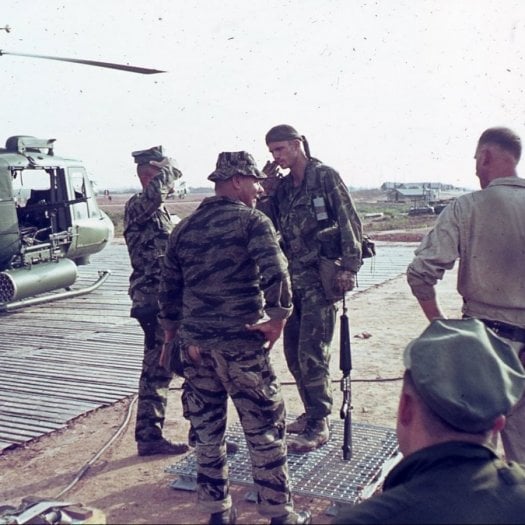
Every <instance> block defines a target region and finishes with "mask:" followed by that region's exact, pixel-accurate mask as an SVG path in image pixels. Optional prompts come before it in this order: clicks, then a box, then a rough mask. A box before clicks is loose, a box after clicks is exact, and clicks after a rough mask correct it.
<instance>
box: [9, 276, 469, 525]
mask: <svg viewBox="0 0 525 525" xmlns="http://www.w3.org/2000/svg"><path fill="white" fill-rule="evenodd" d="M438 292H439V294H440V297H441V302H442V304H443V306H444V308H445V311H446V312H447V313H448V315H449V316H451V317H454V316H455V317H457V316H459V309H460V301H459V297H458V296H457V294H456V292H455V273H454V272H452V273H449V274H448V275H447V276H446V278H445V280H444V281H443V282H442V283H440V285H439V287H438ZM348 313H349V318H350V324H351V334H352V339H351V341H352V364H353V370H352V373H351V379H352V404H353V410H352V420H353V421H355V422H362V423H367V424H373V425H381V426H386V427H389V428H394V427H395V415H396V408H397V397H398V393H399V388H400V380H399V379H400V377H401V374H402V372H403V366H402V351H403V349H404V347H405V346H406V344H407V343H408V342H409V341H410V340H411V339H412V338H413V337H415V336H417V335H418V334H419V333H420V332H421V331H422V330H423V329H424V328H425V326H426V320H425V319H424V317H423V314H422V313H421V311H420V310H419V307H418V305H417V303H416V301H415V299H414V298H413V297H412V296H411V294H410V291H409V289H408V286H407V284H406V281H405V277H404V276H400V277H397V278H395V279H393V280H391V281H389V282H387V283H384V284H382V285H379V286H376V287H373V288H371V289H368V290H366V291H363V292H361V293H358V294H355V295H353V296H352V297H351V299H350V301H349V312H348ZM338 334H339V332H338V331H337V335H336V340H334V343H333V357H332V363H331V366H332V378H333V380H334V385H333V392H334V400H335V403H334V417H337V416H338V412H339V407H340V406H341V393H340V389H339V384H338V383H339V379H340V378H341V372H340V371H339V356H338V349H339V341H338V338H339V336H338ZM272 356H273V362H274V365H275V368H276V370H277V371H278V373H279V374H280V378H281V381H282V382H283V387H282V388H283V393H284V397H285V400H286V404H287V410H288V413H290V414H299V413H300V412H301V405H300V403H299V399H298V395H297V391H296V388H295V386H294V385H293V383H292V378H291V376H290V374H289V373H288V371H287V368H286V364H285V362H284V357H283V353H282V346H281V345H280V344H278V345H276V347H274V349H273V350H272ZM370 380H371V381H370ZM179 387H180V379H178V378H177V379H175V380H174V381H173V384H172V388H171V390H170V396H169V406H168V417H167V423H166V427H165V435H166V436H168V437H169V438H171V439H174V440H184V439H185V438H186V436H187V430H188V424H187V422H186V421H185V420H184V419H183V418H182V417H181V404H180V390H179ZM134 417H135V404H134V403H133V398H130V399H126V400H122V401H121V402H118V403H116V404H115V405H113V406H110V407H107V408H103V409H99V410H96V411H93V412H91V413H88V414H86V415H83V416H81V417H79V418H77V419H76V420H74V421H72V422H70V424H69V425H68V426H67V428H65V429H64V430H61V431H58V432H54V433H52V434H48V435H46V436H43V437H41V438H39V439H37V440H34V441H32V442H29V443H28V444H26V445H24V446H21V447H18V448H15V449H12V450H7V451H5V452H4V453H3V454H2V455H0V506H1V505H2V504H4V505H5V504H9V505H14V506H18V505H19V504H20V501H21V499H22V498H24V497H27V496H39V497H44V498H48V499H59V500H61V501H70V502H75V503H81V504H83V505H85V506H89V507H95V508H98V509H100V510H102V511H103V512H104V513H105V515H106V517H107V523H110V524H121V523H137V524H139V523H151V524H153V523H155V524H180V523H206V522H207V519H208V515H207V514H205V513H203V512H200V511H199V509H198V507H197V505H196V496H195V493H193V492H185V491H179V490H174V489H172V488H170V487H169V483H170V482H171V481H173V480H174V479H175V477H174V475H172V474H168V473H166V472H165V468H166V467H167V466H169V465H172V464H174V463H176V462H177V461H178V460H180V458H181V456H178V457H177V456H173V457H156V456H153V457H149V458H140V457H138V456H137V454H136V446H135V442H134V439H133V427H134ZM230 417H231V418H232V420H233V419H234V418H235V417H236V415H235V414H234V412H233V410H230ZM119 429H120V430H121V431H120V433H119ZM182 457H184V456H182ZM246 490H247V489H246V487H243V486H238V485H234V486H233V489H232V493H233V498H234V501H235V504H236V506H237V507H238V509H239V522H240V523H266V522H267V520H265V519H264V518H261V517H260V516H259V515H258V514H257V512H256V510H255V505H254V504H253V503H250V502H247V501H245V500H244V496H245V494H246ZM295 503H296V507H297V508H310V509H311V510H312V513H313V516H314V522H315V523H330V521H331V519H332V518H331V517H330V516H329V515H327V514H326V509H327V508H328V507H329V505H330V502H329V501H328V500H323V499H312V498H310V497H304V496H301V497H299V496H296V497H295Z"/></svg>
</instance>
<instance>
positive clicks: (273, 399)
mask: <svg viewBox="0 0 525 525" xmlns="http://www.w3.org/2000/svg"><path fill="white" fill-rule="evenodd" d="M262 178H264V175H263V174H262V173H261V172H260V171H259V170H258V169H257V167H256V165H255V162H254V160H253V158H252V156H251V155H250V154H249V153H246V152H242V151H241V152H231V153H228V152H227V153H221V154H220V155H219V157H218V160H217V166H216V169H215V171H214V172H213V173H212V174H211V175H210V176H209V180H212V181H214V182H215V193H216V195H215V196H214V197H209V198H206V199H204V200H203V201H202V203H201V204H200V206H199V207H198V208H197V210H196V211H195V212H194V213H193V214H192V215H190V216H189V217H187V218H185V219H183V220H182V221H181V222H180V223H179V224H178V225H177V226H176V227H175V229H174V230H173V233H172V234H171V235H170V239H169V243H168V249H167V251H166V256H165V261H164V270H163V279H162V282H161V287H160V295H159V304H160V309H161V315H160V319H161V323H162V324H163V326H164V328H165V333H166V334H167V336H168V339H171V338H174V337H175V335H177V337H178V338H179V340H180V341H181V345H180V348H181V356H180V357H181V361H182V365H183V371H184V377H185V378H186V381H187V403H188V410H189V415H190V419H191V422H192V425H193V427H194V429H195V432H196V435H197V447H196V456H197V463H198V472H197V485H198V489H197V494H198V501H199V503H200V505H201V507H202V508H203V509H204V510H205V511H208V512H210V514H211V516H210V521H209V523H211V524H214V523H235V520H236V513H235V509H234V507H233V506H232V500H231V496H230V492H229V481H228V467H227V462H226V446H225V439H224V436H225V431H226V425H227V402H228V396H230V397H231V399H232V401H233V403H234V405H235V407H236V409H237V412H238V414H239V419H240V422H241V425H242V428H243V430H244V434H245V438H246V441H247V444H248V450H249V453H250V457H251V460H252V466H253V479H254V483H255V487H256V489H257V493H258V510H259V512H260V513H261V514H262V515H264V516H268V517H271V518H272V520H271V523H272V524H278V523H310V521H311V515H310V513H309V512H307V511H300V512H297V511H294V510H293V502H292V496H291V493H290V485H289V476H288V465H287V459H286V441H285V406H284V401H283V398H282V394H281V388H280V384H279V381H278V379H277V377H276V375H275V372H274V370H273V367H272V364H271V362H270V349H271V348H272V346H273V344H274V343H275V341H276V340H277V339H278V338H279V337H280V335H281V333H282V329H283V327H284V324H285V322H286V319H287V318H288V317H289V315H290V313H291V311H292V297H291V288H290V278H289V275H288V271H287V261H286V259H285V257H284V255H283V253H282V251H281V249H280V247H279V244H278V241H277V237H276V232H275V229H274V228H273V225H272V223H271V221H270V220H269V219H268V218H267V217H266V216H265V215H264V214H263V213H262V212H260V211H259V210H257V209H255V204H256V201H257V198H258V196H259V194H260V193H261V192H262V187H261V186H260V184H259V179H262ZM265 314H266V315H267V319H266V320H264V321H263V320H262V319H263V316H264V315H265Z"/></svg>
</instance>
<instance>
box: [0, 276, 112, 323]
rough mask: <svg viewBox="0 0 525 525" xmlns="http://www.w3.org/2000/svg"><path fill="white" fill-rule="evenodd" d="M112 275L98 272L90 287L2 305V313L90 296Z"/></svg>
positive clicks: (0, 310)
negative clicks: (80, 296) (89, 294)
mask: <svg viewBox="0 0 525 525" xmlns="http://www.w3.org/2000/svg"><path fill="white" fill-rule="evenodd" d="M110 275H111V270H101V271H99V272H98V279H97V280H96V281H95V282H94V283H93V284H92V285H90V286H86V287H84V288H80V289H78V290H71V289H67V291H66V292H61V293H51V294H46V295H42V296H39V297H31V298H28V299H21V300H20V301H13V302H12V303H3V304H0V313H2V312H10V311H12V310H16V309H18V308H23V307H25V306H35V305H37V304H43V303H50V302H52V301H58V300H60V299H69V298H70V297H77V296H79V295H85V294H88V293H90V292H92V291H94V290H96V289H97V288H98V287H99V286H101V285H102V284H104V283H105V282H106V280H107V278H108V277H109V276H110Z"/></svg>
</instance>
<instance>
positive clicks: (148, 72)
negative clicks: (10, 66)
mask: <svg viewBox="0 0 525 525" xmlns="http://www.w3.org/2000/svg"><path fill="white" fill-rule="evenodd" d="M2 55H14V56H19V57H30V58H43V59H46V60H58V61H60V62H73V63H75V64H85V65H88V66H95V67H106V68H108V69H119V70H121V71H130V72H131V73H141V74H143V75H154V74H156V73H166V71H162V70H160V69H150V68H146V67H137V66H128V65H125V64H113V63H111V62H99V61H97V60H83V59H80V58H64V57H53V56H46V55H31V54H28V53H12V52H9V51H2V50H0V56H2Z"/></svg>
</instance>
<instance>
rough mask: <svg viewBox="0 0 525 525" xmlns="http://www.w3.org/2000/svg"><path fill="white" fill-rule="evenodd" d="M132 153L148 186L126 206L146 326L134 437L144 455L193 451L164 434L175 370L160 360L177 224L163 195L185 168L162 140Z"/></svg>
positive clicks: (134, 289)
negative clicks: (171, 240)
mask: <svg viewBox="0 0 525 525" xmlns="http://www.w3.org/2000/svg"><path fill="white" fill-rule="evenodd" d="M132 155H133V158H134V160H135V162H136V164H137V175H138V177H139V179H140V182H141V185H142V189H143V191H142V192H141V193H138V194H136V195H133V196H132V197H131V198H130V199H129V201H128V202H127V203H126V207H125V211H124V238H125V240H126V245H127V248H128V252H129V256H130V260H131V266H132V273H131V276H130V279H129V295H130V297H131V301H132V307H131V314H130V315H131V317H134V318H135V319H137V321H138V322H139V323H140V326H141V327H142V330H143V331H144V359H143V363H142V372H141V376H140V382H139V393H138V405H137V420H136V425H135V440H136V441H137V448H138V453H139V455H140V456H149V455H153V454H183V453H184V452H187V451H188V445H187V444H186V443H172V442H171V441H169V440H167V439H166V438H164V437H163V435H162V428H163V426H164V419H165V415H166V403H167V395H168V386H169V384H170V382H171V380H172V378H173V373H172V372H171V371H168V370H167V369H166V368H164V367H163V366H160V364H159V358H160V355H161V351H162V345H163V342H164V330H163V329H162V327H161V326H160V324H159V322H158V320H157V314H158V312H159V308H158V291H159V290H158V288H159V282H160V276H161V265H162V258H163V256H164V251H165V249H166V245H167V243H168V237H169V234H170V232H171V230H172V229H173V223H172V221H171V218H170V214H169V212H168V210H167V209H166V207H165V205H164V200H165V199H166V197H167V195H168V194H169V193H171V192H172V191H173V188H174V185H175V180H177V179H178V178H180V177H181V176H182V173H181V172H180V170H179V169H178V168H177V167H176V166H175V164H174V161H173V160H172V159H169V158H168V157H166V156H165V154H164V152H163V149H162V146H156V147H153V148H150V149H147V150H141V151H135V152H133V153H132Z"/></svg>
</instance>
